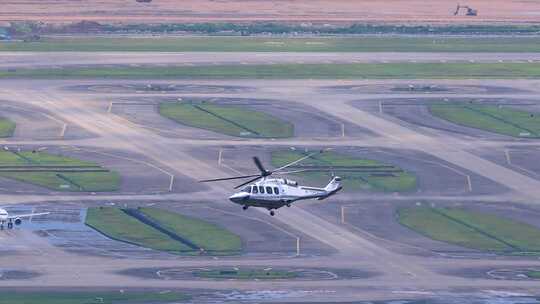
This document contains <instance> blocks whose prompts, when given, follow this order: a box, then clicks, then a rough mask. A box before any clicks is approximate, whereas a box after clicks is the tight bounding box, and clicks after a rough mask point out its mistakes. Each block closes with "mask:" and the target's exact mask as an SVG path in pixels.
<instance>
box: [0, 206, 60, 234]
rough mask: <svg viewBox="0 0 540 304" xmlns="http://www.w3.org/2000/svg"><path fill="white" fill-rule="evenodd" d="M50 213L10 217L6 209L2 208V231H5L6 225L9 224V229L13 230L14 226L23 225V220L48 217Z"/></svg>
mask: <svg viewBox="0 0 540 304" xmlns="http://www.w3.org/2000/svg"><path fill="white" fill-rule="evenodd" d="M49 213H50V212H41V213H27V214H17V215H9V213H8V212H7V210H6V209H3V208H0V229H4V224H5V223H7V228H8V229H11V228H13V224H15V225H20V224H22V219H24V218H29V217H33V216H39V215H47V214H49Z"/></svg>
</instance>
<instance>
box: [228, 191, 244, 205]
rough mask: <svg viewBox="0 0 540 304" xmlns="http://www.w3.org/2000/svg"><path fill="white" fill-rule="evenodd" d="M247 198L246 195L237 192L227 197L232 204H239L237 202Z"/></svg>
mask: <svg viewBox="0 0 540 304" xmlns="http://www.w3.org/2000/svg"><path fill="white" fill-rule="evenodd" d="M248 197H249V194H248V193H245V192H238V193H235V194H233V195H231V196H229V200H230V201H232V202H234V203H239V202H241V201H243V200H245V199H247V198H248Z"/></svg>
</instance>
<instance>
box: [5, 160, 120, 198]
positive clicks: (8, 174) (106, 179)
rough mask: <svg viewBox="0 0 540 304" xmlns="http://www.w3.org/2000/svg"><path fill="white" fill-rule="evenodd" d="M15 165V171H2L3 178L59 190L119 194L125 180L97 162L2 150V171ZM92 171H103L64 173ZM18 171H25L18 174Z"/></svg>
mask: <svg viewBox="0 0 540 304" xmlns="http://www.w3.org/2000/svg"><path fill="white" fill-rule="evenodd" d="M11 166H13V167H14V168H13V169H14V171H1V172H0V176H2V177H5V178H9V179H14V180H18V181H21V182H26V183H30V184H34V185H37V186H42V187H45V188H48V189H51V190H56V191H70V192H80V191H86V192H103V191H116V190H118V189H119V187H120V181H121V179H120V176H119V174H118V173H117V172H114V171H108V170H106V169H103V168H101V167H100V166H99V165H98V164H96V163H93V162H88V161H82V160H78V159H75V158H70V157H66V156H61V155H53V154H49V153H45V152H31V151H22V152H11V151H0V169H3V168H1V167H11ZM35 167H45V170H43V171H39V172H36V171H32V169H33V168H35ZM88 168H92V169H99V170H102V171H99V172H63V170H66V169H69V170H72V171H77V169H80V170H84V169H88ZM15 169H17V170H23V171H15ZM24 170H28V171H24Z"/></svg>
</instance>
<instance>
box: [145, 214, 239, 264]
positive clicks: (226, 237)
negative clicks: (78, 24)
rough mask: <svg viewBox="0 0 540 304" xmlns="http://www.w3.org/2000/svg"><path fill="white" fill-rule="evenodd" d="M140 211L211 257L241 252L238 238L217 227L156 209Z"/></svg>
mask: <svg viewBox="0 0 540 304" xmlns="http://www.w3.org/2000/svg"><path fill="white" fill-rule="evenodd" d="M140 211H141V212H142V213H144V214H145V215H147V216H149V217H150V218H152V219H154V220H156V221H157V222H159V223H160V224H161V225H162V226H163V227H164V228H166V229H167V230H169V231H171V232H174V233H175V234H177V235H179V236H181V237H183V238H186V239H189V240H190V241H191V242H193V243H195V244H196V245H197V246H199V247H201V248H203V249H204V250H205V251H206V252H207V253H210V254H212V255H231V254H238V253H239V252H240V251H241V250H242V241H241V239H240V237H239V236H237V235H236V234H233V233H231V232H230V231H228V230H226V229H224V228H222V227H219V226H217V225H214V224H211V223H208V222H205V221H202V220H199V219H195V218H192V217H187V216H184V215H181V214H178V213H173V212H169V211H165V210H162V209H157V208H140Z"/></svg>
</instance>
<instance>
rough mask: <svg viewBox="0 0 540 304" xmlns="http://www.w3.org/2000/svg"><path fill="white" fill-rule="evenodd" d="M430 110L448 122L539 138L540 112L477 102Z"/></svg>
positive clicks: (510, 134)
mask: <svg viewBox="0 0 540 304" xmlns="http://www.w3.org/2000/svg"><path fill="white" fill-rule="evenodd" d="M429 109H430V111H431V113H432V114H433V115H434V116H436V117H439V118H442V119H445V120H448V121H450V122H453V123H456V124H459V125H462V126H466V127H471V128H476V129H481V130H485V131H490V132H493V133H497V134H503V135H509V136H513V137H529V138H539V137H540V113H534V112H527V111H521V110H516V109H512V108H509V107H498V106H495V105H476V104H448V105H444V104H437V105H430V106H429Z"/></svg>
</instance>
